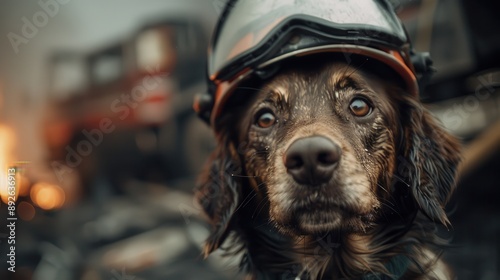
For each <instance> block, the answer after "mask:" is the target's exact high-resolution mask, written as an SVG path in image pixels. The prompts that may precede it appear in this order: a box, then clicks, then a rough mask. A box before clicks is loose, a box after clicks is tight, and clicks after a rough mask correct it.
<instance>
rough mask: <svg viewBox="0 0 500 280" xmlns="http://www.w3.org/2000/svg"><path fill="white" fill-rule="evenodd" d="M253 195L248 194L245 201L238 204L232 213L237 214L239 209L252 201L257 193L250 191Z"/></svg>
mask: <svg viewBox="0 0 500 280" xmlns="http://www.w3.org/2000/svg"><path fill="white" fill-rule="evenodd" d="M252 192H253V194H249V195H247V196H246V197H245V199H244V200H243V201H242V202H241V203H240V205H239V206H238V207H237V208H236V209H235V210H234V212H237V211H238V210H240V209H241V208H244V207H245V206H247V204H248V203H250V201H251V200H252V198H254V197H255V196H256V195H257V192H256V191H254V190H253V189H252Z"/></svg>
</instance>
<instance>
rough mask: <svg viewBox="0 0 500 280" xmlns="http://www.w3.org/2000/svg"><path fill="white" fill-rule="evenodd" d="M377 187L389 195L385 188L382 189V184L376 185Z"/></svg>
mask: <svg viewBox="0 0 500 280" xmlns="http://www.w3.org/2000/svg"><path fill="white" fill-rule="evenodd" d="M377 186H378V187H379V188H381V189H382V190H384V191H385V192H386V193H389V191H388V190H387V189H386V188H384V187H383V186H382V184H380V183H377Z"/></svg>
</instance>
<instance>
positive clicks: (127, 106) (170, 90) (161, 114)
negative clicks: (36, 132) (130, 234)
mask: <svg viewBox="0 0 500 280" xmlns="http://www.w3.org/2000/svg"><path fill="white" fill-rule="evenodd" d="M207 39H208V36H207V34H206V32H205V31H204V30H203V28H202V26H201V24H200V23H198V22H196V21H195V20H192V19H181V18H179V19H168V20H165V21H161V22H154V23H151V24H148V25H146V26H143V27H142V28H141V29H139V30H138V31H137V32H136V34H134V35H133V36H131V37H130V38H128V39H127V40H124V41H121V42H117V43H115V44H113V45H110V46H107V47H106V48H103V49H99V50H98V51H96V52H94V53H90V54H86V55H79V54H74V53H67V52H66V53H56V54H55V55H54V57H53V59H52V60H51V66H52V71H51V73H52V77H51V81H52V88H53V92H54V95H56V94H57V95H59V96H60V95H61V92H62V93H67V95H66V97H63V98H61V97H59V98H54V110H52V112H51V114H55V115H54V116H52V120H51V119H50V118H49V119H48V122H47V125H46V126H45V138H46V140H47V144H48V147H49V150H50V161H51V162H52V163H54V162H57V165H58V166H62V167H69V168H75V169H78V170H79V172H80V175H81V177H82V179H83V180H84V182H85V184H84V185H88V186H90V185H92V183H93V182H94V181H95V180H97V179H99V180H103V179H104V180H106V181H107V182H108V183H110V185H112V186H113V189H114V190H115V191H118V192H119V190H120V188H121V186H122V185H123V183H125V182H126V181H127V180H130V179H140V180H150V181H151V180H152V181H159V182H167V181H169V180H174V179H179V178H183V177H187V176H190V175H194V174H196V173H197V172H198V171H199V168H200V166H201V164H202V163H203V161H204V160H203V158H204V157H205V156H206V155H207V153H208V152H209V150H210V145H211V134H210V132H209V130H208V128H206V127H204V126H203V124H201V122H199V121H197V120H196V117H195V115H194V113H193V111H192V100H193V96H194V95H195V94H196V93H197V92H200V91H203V90H204V80H203V79H204V74H205V53H206V47H207ZM188 147H189V148H188ZM191 177H192V176H191ZM191 187H192V186H189V188H191ZM186 188H188V187H186Z"/></svg>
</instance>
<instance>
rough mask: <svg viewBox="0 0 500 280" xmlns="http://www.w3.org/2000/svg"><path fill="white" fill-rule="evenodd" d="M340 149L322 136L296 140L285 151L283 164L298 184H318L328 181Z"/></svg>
mask: <svg viewBox="0 0 500 280" xmlns="http://www.w3.org/2000/svg"><path fill="white" fill-rule="evenodd" d="M340 156H341V149H340V147H339V146H338V145H337V144H335V143H334V142H332V141H330V140H329V139H327V138H325V137H322V136H312V137H305V138H300V139H298V140H296V141H295V142H293V143H292V145H290V147H289V148H288V150H287V151H286V152H285V156H284V164H285V167H286V169H287V171H288V173H289V174H291V175H292V177H293V178H294V180H295V181H296V182H297V183H299V184H308V185H313V186H314V185H319V184H322V183H325V182H328V180H330V178H331V177H332V175H333V171H334V169H335V167H336V166H337V162H338V161H339V160H340Z"/></svg>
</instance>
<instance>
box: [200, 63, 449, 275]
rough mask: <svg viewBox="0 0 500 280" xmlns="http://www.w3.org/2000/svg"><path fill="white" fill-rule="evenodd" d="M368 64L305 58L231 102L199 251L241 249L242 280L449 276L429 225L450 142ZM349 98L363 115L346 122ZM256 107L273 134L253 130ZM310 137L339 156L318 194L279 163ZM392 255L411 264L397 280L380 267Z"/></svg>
mask: <svg viewBox="0 0 500 280" xmlns="http://www.w3.org/2000/svg"><path fill="white" fill-rule="evenodd" d="M365 62H366V61H365ZM365 62H363V63H358V65H355V64H350V65H348V64H346V63H342V62H339V60H338V59H336V58H330V57H328V58H325V57H324V56H322V57H320V58H317V59H314V58H311V57H307V58H305V59H304V58H303V59H302V60H295V61H291V62H289V63H287V64H286V65H284V66H283V67H282V68H281V69H282V70H281V71H280V72H279V73H277V74H276V75H274V76H273V77H271V78H269V79H267V80H265V81H263V82H258V81H257V80H253V81H251V82H249V83H247V84H246V85H242V86H241V88H239V90H238V92H237V93H235V94H234V98H232V100H231V101H230V104H228V105H227V106H226V107H227V109H226V111H225V112H224V115H223V117H222V118H221V119H220V121H219V122H218V123H217V124H216V129H217V131H218V134H217V136H218V139H217V140H218V147H217V149H216V150H215V151H214V152H213V154H212V156H211V158H210V159H209V162H208V164H207V166H206V170H205V171H204V174H202V176H201V178H200V182H199V185H198V186H197V189H196V197H197V199H198V202H199V203H200V204H201V206H202V207H203V209H204V210H205V212H206V214H207V215H208V217H209V219H210V221H211V222H212V225H213V231H212V232H211V235H210V237H209V238H208V240H207V242H206V247H205V254H206V255H208V254H209V253H211V252H212V251H214V250H215V249H217V248H220V247H221V245H222V243H223V242H224V241H225V240H226V239H230V240H232V242H227V243H226V244H227V246H224V247H226V248H228V249H230V250H231V251H232V252H237V251H243V253H244V258H243V261H242V266H243V269H244V271H245V272H247V273H248V277H249V279H361V278H363V277H365V278H363V279H392V278H391V277H400V279H446V278H451V274H450V273H449V272H448V271H447V269H446V266H445V265H444V263H443V262H442V261H441V260H440V255H441V248H442V246H440V245H443V244H444V243H445V242H443V241H442V239H440V238H439V237H438V235H437V234H436V229H437V225H436V224H442V225H445V226H448V225H449V222H448V219H447V216H446V213H445V210H444V206H445V204H446V202H447V201H448V199H449V196H450V194H451V193H452V191H453V188H454V185H455V170H456V167H457V164H458V162H459V143H458V141H457V140H455V139H454V138H453V137H451V136H450V135H449V134H448V133H447V132H445V131H444V130H443V129H442V128H441V127H440V126H439V125H437V124H436V122H435V120H434V119H433V117H432V116H431V115H430V114H429V113H428V112H427V110H426V109H424V108H423V106H422V105H421V103H420V102H419V100H418V97H415V96H411V95H410V94H408V93H406V92H405V91H404V90H403V89H402V88H403V87H402V86H401V85H400V84H399V83H398V82H396V81H397V79H396V78H395V76H393V75H392V74H390V71H387V70H386V69H385V70H384V71H382V70H383V69H382V68H383V66H381V65H378V64H376V63H365ZM371 64H373V65H371ZM370 65H371V66H370ZM374 73H377V75H375V74H374ZM354 97H362V98H363V99H364V100H367V102H368V104H370V105H371V107H372V111H371V113H370V114H368V115H367V116H365V117H356V116H355V115H353V114H352V113H351V112H350V111H349V103H350V102H351V101H352V99H353V98H354ZM262 110H266V111H267V112H272V113H273V114H274V116H276V120H277V122H276V123H275V124H274V125H273V126H271V127H269V128H265V129H264V128H261V127H258V126H257V125H256V118H258V114H259V112H262ZM309 136H323V137H325V138H327V139H329V140H331V141H332V142H333V143H336V144H337V145H338V146H339V147H340V148H341V152H342V153H341V159H340V161H339V162H338V166H337V167H336V169H335V171H334V174H333V176H332V178H331V179H330V180H329V181H328V183H325V184H322V185H321V186H319V187H310V186H305V185H302V184H299V183H297V182H296V181H294V180H293V178H292V176H291V175H290V174H288V173H287V169H286V168H285V166H284V164H283V157H284V154H285V151H286V150H287V148H288V147H289V146H290V145H291V143H293V142H294V141H295V140H297V139H299V138H303V137H309ZM435 222H436V223H435ZM395 258H402V259H403V260H407V262H408V265H402V267H403V269H404V272H402V273H401V275H394V274H395V273H396V272H395V271H394V269H391V268H390V267H389V266H390V265H391V263H392V265H394V260H395ZM396 262H397V261H396ZM403 262H405V261H403ZM391 273H392V274H391ZM403 274H404V275H403ZM367 275H371V277H374V278H366V277H368V276H367ZM391 275H392V276H391ZM384 277H385V278H384Z"/></svg>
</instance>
